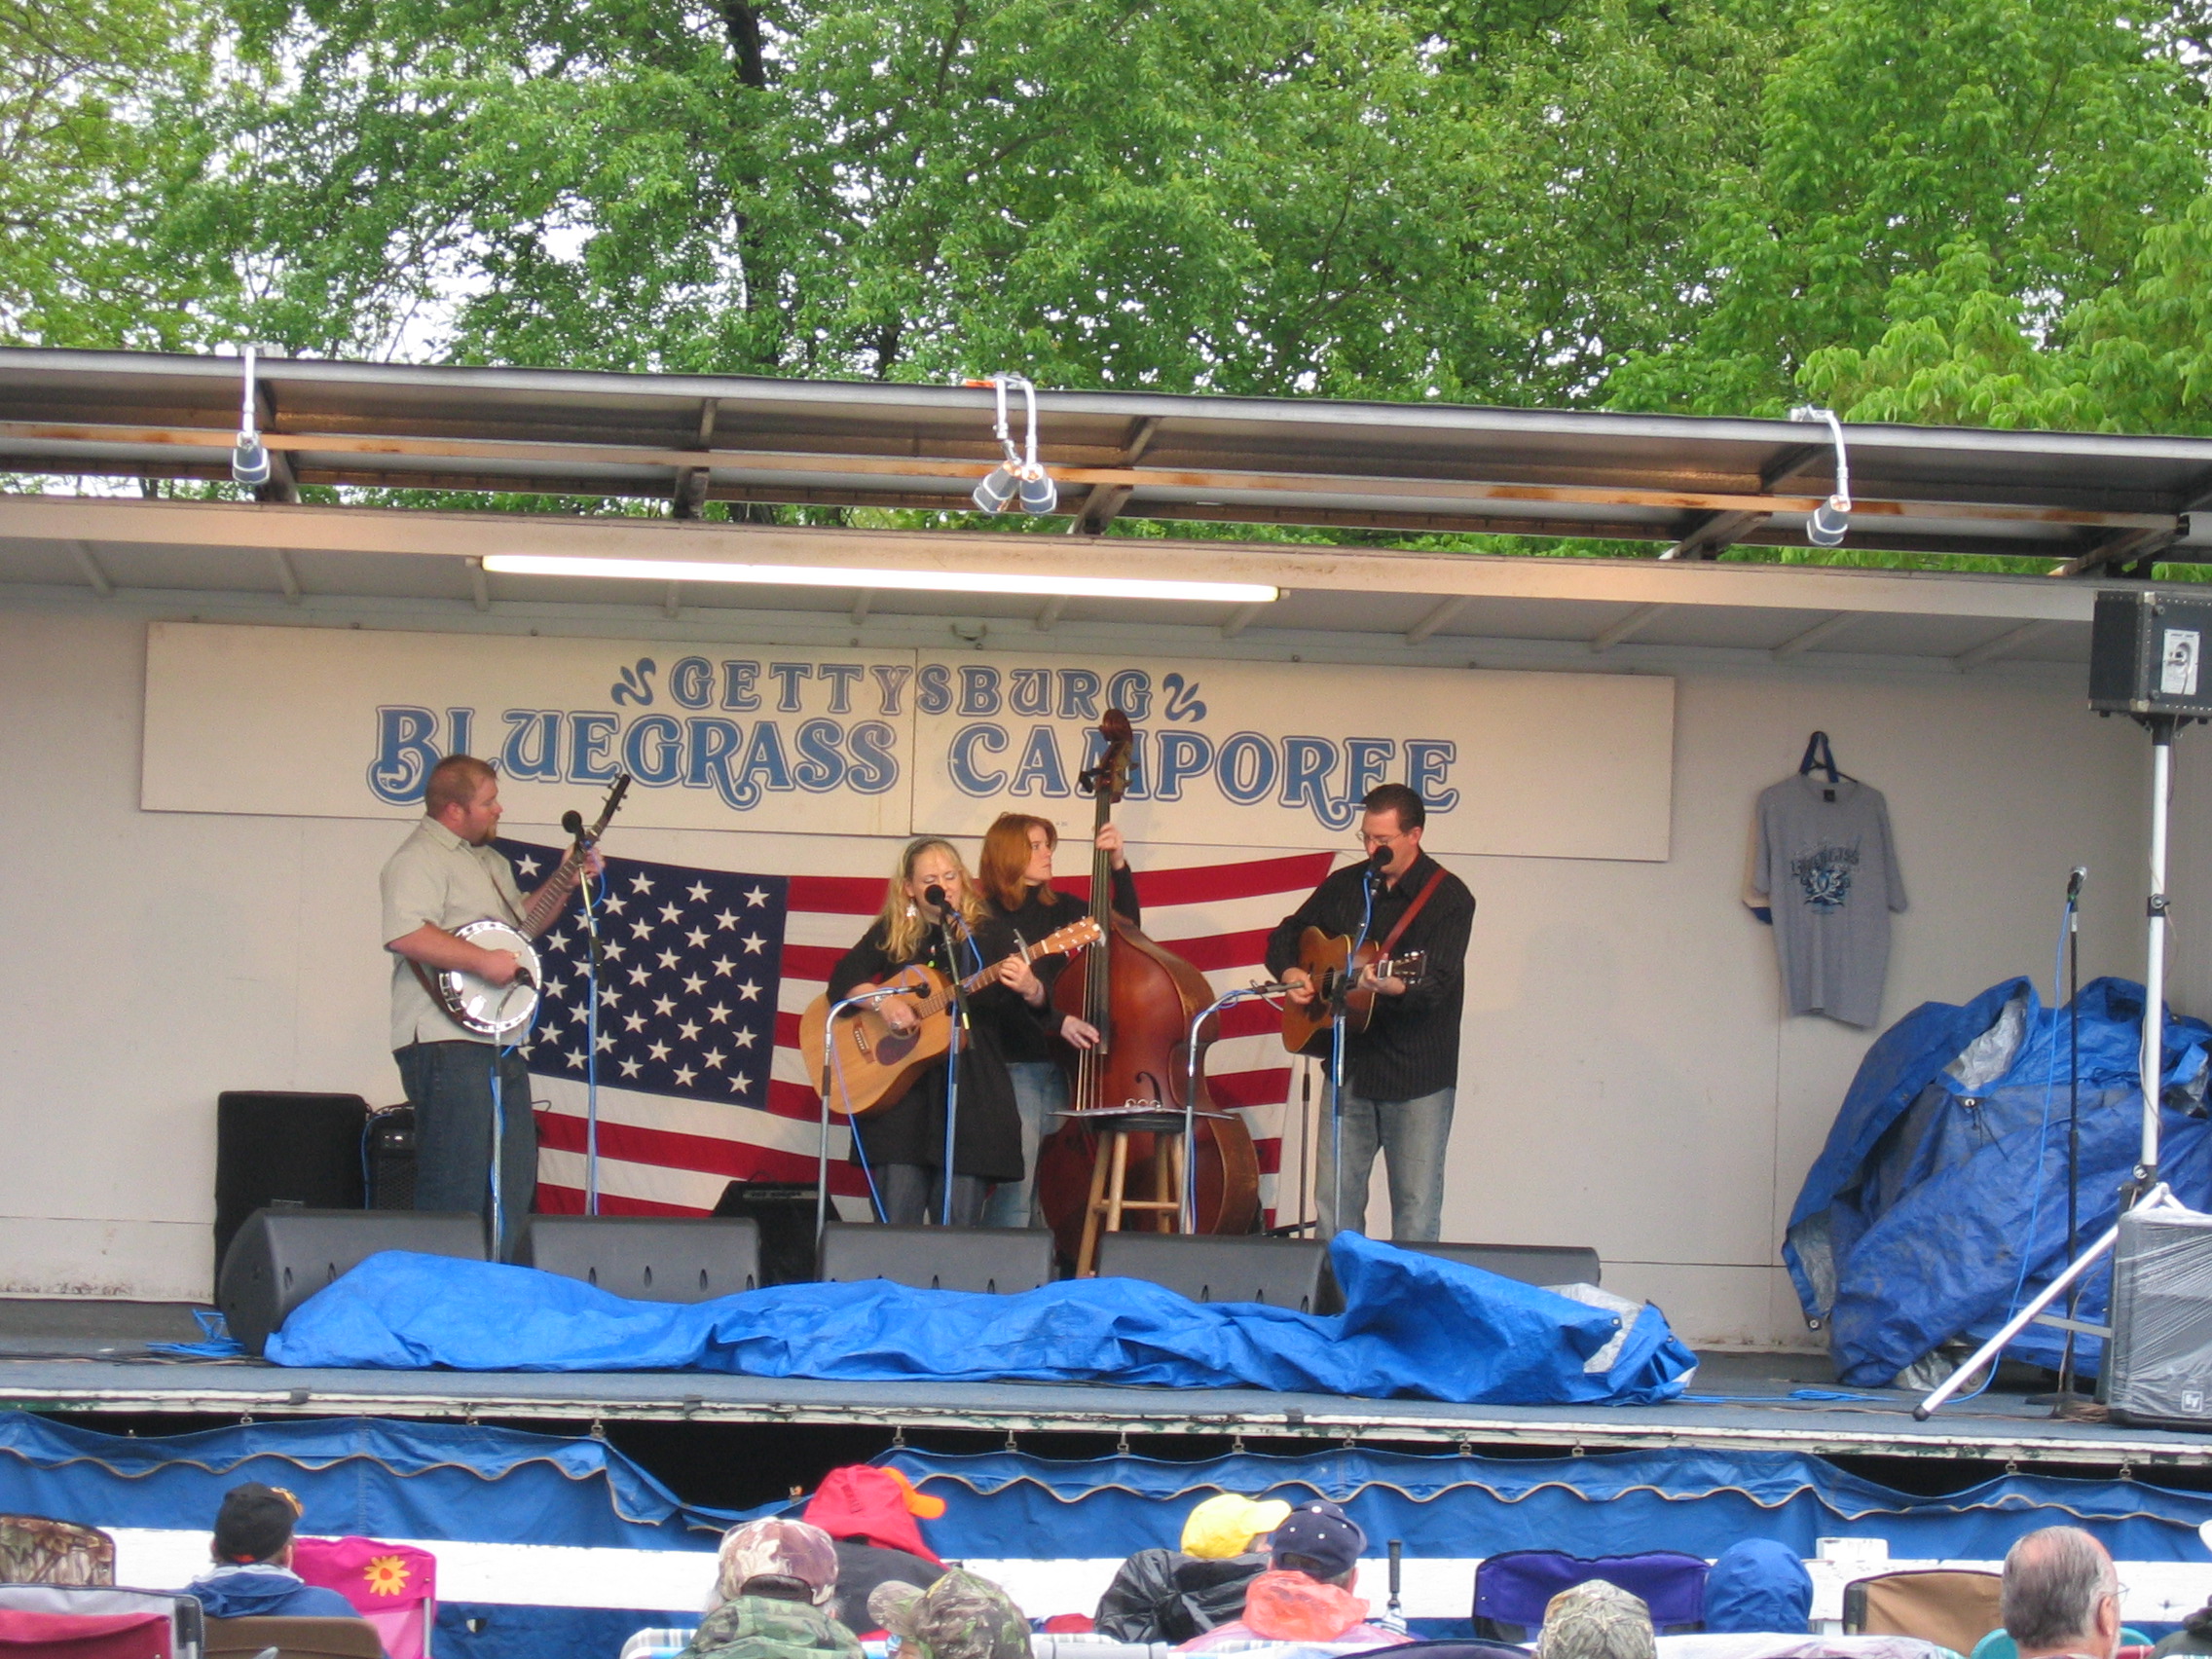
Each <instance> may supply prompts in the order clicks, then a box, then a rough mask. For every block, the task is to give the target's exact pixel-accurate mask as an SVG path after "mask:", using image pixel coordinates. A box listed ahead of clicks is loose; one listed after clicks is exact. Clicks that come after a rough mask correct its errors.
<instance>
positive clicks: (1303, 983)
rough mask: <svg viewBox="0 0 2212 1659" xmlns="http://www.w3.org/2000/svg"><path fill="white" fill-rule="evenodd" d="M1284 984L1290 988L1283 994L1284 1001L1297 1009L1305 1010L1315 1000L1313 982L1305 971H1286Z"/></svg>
mask: <svg viewBox="0 0 2212 1659" xmlns="http://www.w3.org/2000/svg"><path fill="white" fill-rule="evenodd" d="M1282 982H1283V983H1284V984H1285V985H1288V986H1289V987H1290V988H1289V989H1288V990H1286V991H1284V992H1283V994H1282V996H1283V1001H1285V1002H1287V1003H1290V1004H1292V1005H1293V1006H1295V1007H1298V1008H1304V1007H1305V1006H1306V1005H1307V1004H1308V1003H1309V1002H1311V1001H1312V1000H1313V981H1312V980H1311V979H1309V978H1308V977H1306V970H1305V969H1303V968H1286V969H1284V970H1283V976H1282Z"/></svg>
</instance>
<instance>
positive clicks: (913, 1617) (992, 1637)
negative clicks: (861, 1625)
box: [867, 1567, 1029, 1659]
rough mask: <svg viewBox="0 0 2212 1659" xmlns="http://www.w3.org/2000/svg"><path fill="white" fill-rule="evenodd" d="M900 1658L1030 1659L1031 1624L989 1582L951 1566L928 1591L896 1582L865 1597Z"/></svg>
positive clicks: (878, 1586)
mask: <svg viewBox="0 0 2212 1659" xmlns="http://www.w3.org/2000/svg"><path fill="white" fill-rule="evenodd" d="M867 1610H868V1616H869V1617H871V1618H872V1619H874V1620H875V1622H876V1623H877V1624H879V1625H881V1626H882V1627H883V1628H884V1629H885V1630H886V1631H888V1632H889V1633H890V1634H891V1635H893V1636H895V1637H897V1638H898V1639H899V1645H898V1647H897V1649H896V1653H897V1655H898V1659H1029V1621H1028V1620H1027V1619H1025V1618H1024V1617H1022V1615H1021V1609H1020V1608H1019V1607H1017V1606H1015V1605H1014V1600H1013V1598H1012V1597H1010V1596H1008V1595H1007V1593H1006V1592H1005V1591H1004V1590H1001V1589H1000V1588H999V1587H998V1586H997V1585H996V1584H993V1583H992V1582H991V1581H990V1580H989V1579H987V1578H982V1577H978V1576H977V1574H975V1573H973V1572H968V1571H964V1570H962V1569H961V1568H958V1567H955V1568H953V1569H951V1570H950V1571H947V1572H946V1573H944V1574H943V1575H942V1576H941V1577H940V1578H939V1579H938V1581H937V1582H936V1583H935V1584H932V1585H931V1586H930V1587H929V1588H928V1589H927V1590H923V1589H918V1588H916V1587H915V1586H914V1585H911V1584H905V1583H902V1582H900V1581H898V1580H896V1579H894V1580H892V1581H891V1582H889V1583H887V1584H879V1585H877V1586H876V1587H875V1591H874V1593H873V1594H872V1595H870V1596H869V1597H868V1599H867Z"/></svg>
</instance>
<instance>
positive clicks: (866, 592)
mask: <svg viewBox="0 0 2212 1659" xmlns="http://www.w3.org/2000/svg"><path fill="white" fill-rule="evenodd" d="M874 603H875V589H873V588H863V589H861V591H860V592H859V593H857V594H855V595H853V626H854V627H856V628H858V627H859V626H860V625H861V624H862V623H863V622H866V620H867V612H868V607H869V606H871V605H873V604H874Z"/></svg>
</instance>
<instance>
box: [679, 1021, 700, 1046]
mask: <svg viewBox="0 0 2212 1659" xmlns="http://www.w3.org/2000/svg"><path fill="white" fill-rule="evenodd" d="M676 1030H677V1035H679V1036H680V1037H682V1039H683V1040H684V1041H685V1042H686V1043H696V1042H697V1041H698V1040H699V1027H698V1025H697V1023H696V1022H695V1021H692V1020H688V1019H686V1020H685V1021H684V1022H683V1023H682V1025H679V1026H678V1027H677V1028H676Z"/></svg>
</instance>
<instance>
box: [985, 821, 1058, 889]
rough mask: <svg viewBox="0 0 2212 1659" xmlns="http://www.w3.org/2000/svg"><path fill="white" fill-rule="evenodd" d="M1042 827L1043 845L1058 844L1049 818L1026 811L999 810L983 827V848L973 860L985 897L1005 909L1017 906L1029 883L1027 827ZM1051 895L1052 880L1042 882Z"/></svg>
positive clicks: (1032, 828) (1056, 833) (1031, 828)
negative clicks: (1027, 878) (1038, 816)
mask: <svg viewBox="0 0 2212 1659" xmlns="http://www.w3.org/2000/svg"><path fill="white" fill-rule="evenodd" d="M1030 830H1044V831H1045V845H1047V846H1048V847H1056V846H1058V845H1059V844H1060V832H1059V830H1057V829H1056V828H1054V827H1053V824H1052V821H1051V819H1050V818H1037V817H1034V816H1032V815H1031V814H1029V813H1026V812H1002V813H1000V814H999V817H998V822H997V823H996V824H993V825H992V826H991V827H990V828H989V829H988V830H984V831H983V850H982V853H981V854H980V855H979V856H978V857H977V860H976V878H977V882H978V883H979V884H980V885H981V887H982V889H983V892H984V893H985V895H987V896H988V897H990V898H992V899H995V900H997V901H998V903H999V904H1000V906H1001V907H1002V908H1004V909H1008V910H1018V909H1020V908H1021V901H1022V900H1023V899H1025V898H1026V897H1028V894H1029V883H1028V881H1027V880H1026V879H1025V878H1026V877H1027V876H1028V874H1029V831H1030ZM1051 896H1052V884H1051V882H1049V881H1048V882H1046V883H1045V897H1046V898H1048V899H1050V898H1051Z"/></svg>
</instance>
